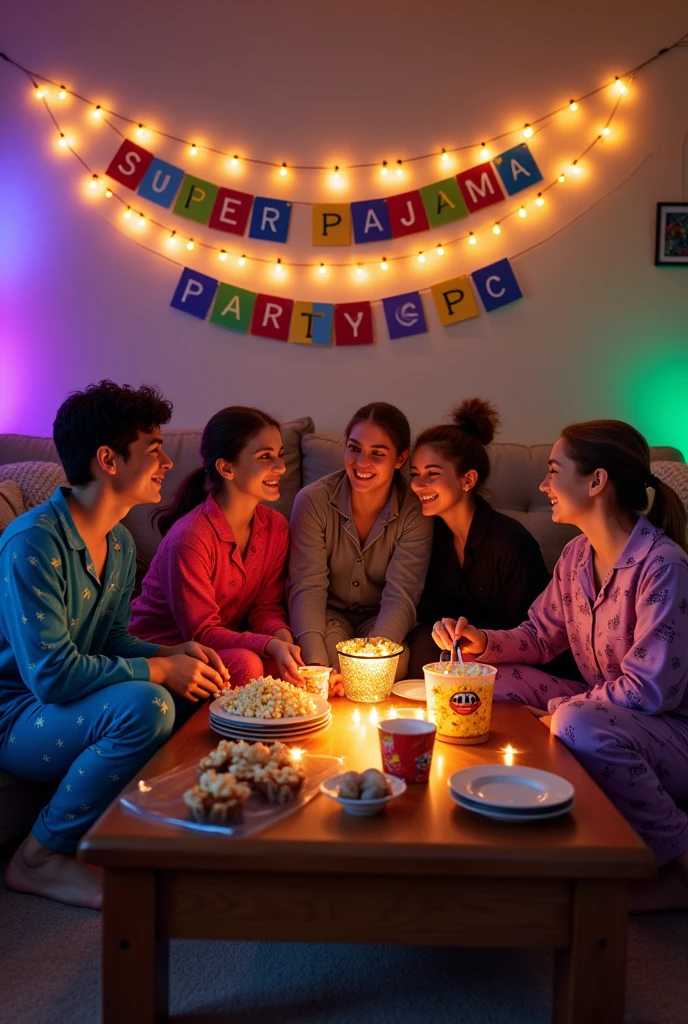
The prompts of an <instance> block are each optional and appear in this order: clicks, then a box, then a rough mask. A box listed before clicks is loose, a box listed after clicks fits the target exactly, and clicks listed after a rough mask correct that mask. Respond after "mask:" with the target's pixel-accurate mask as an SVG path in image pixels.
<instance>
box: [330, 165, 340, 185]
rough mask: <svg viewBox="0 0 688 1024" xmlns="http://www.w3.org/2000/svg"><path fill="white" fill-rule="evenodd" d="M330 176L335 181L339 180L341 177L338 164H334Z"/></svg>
mask: <svg viewBox="0 0 688 1024" xmlns="http://www.w3.org/2000/svg"><path fill="white" fill-rule="evenodd" d="M332 177H333V178H334V180H335V181H339V179H340V178H341V174H340V173H339V164H336V165H335V168H334V171H333V172H332Z"/></svg>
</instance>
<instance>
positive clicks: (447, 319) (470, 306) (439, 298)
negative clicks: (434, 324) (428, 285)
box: [432, 274, 480, 327]
mask: <svg viewBox="0 0 688 1024" xmlns="http://www.w3.org/2000/svg"><path fill="white" fill-rule="evenodd" d="M432 297H433V299H434V300H435V306H436V307H437V315H438V316H439V318H440V323H442V324H444V326H445V327H448V326H449V324H458V323H460V321H461V320H470V319H471V318H472V317H474V316H480V310H479V309H478V304H477V302H476V301H475V295H474V293H473V287H472V285H471V279H470V277H469V276H468V274H463V275H462V276H461V277H453V278H452V279H451V280H450V281H443V282H442V283H441V284H434V285H433V286H432Z"/></svg>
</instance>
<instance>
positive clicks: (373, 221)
mask: <svg viewBox="0 0 688 1024" xmlns="http://www.w3.org/2000/svg"><path fill="white" fill-rule="evenodd" d="M351 221H352V223H353V227H354V242H356V244H357V245H358V244H359V243H360V242H380V241H384V240H385V239H386V238H391V237H392V227H391V224H390V222H389V211H388V209H387V203H386V202H385V201H384V199H364V200H362V201H361V202H358V203H352V204H351Z"/></svg>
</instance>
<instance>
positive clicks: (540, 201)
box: [535, 192, 545, 206]
mask: <svg viewBox="0 0 688 1024" xmlns="http://www.w3.org/2000/svg"><path fill="white" fill-rule="evenodd" d="M535 205H536V206H544V205H545V200H544V199H543V198H542V192H538V194H537V199H536V200H535Z"/></svg>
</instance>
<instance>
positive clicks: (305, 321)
mask: <svg viewBox="0 0 688 1024" xmlns="http://www.w3.org/2000/svg"><path fill="white" fill-rule="evenodd" d="M312 313H313V303H312V302H295V303H294V310H293V312H292V314H291V324H290V325H289V341H295V342H296V344H297V345H312V344H313V331H312V327H311V324H312ZM309 335H310V336H309Z"/></svg>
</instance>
